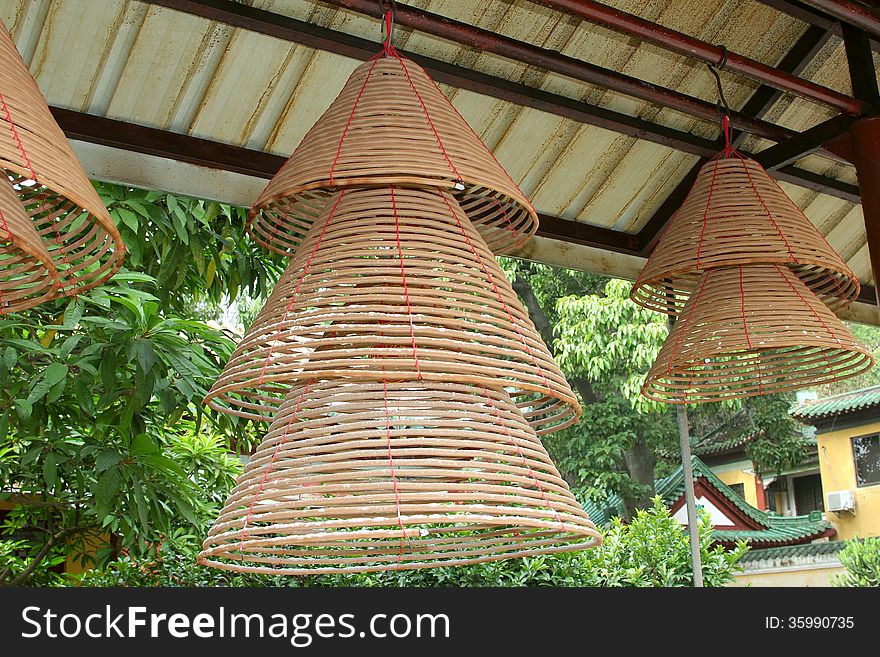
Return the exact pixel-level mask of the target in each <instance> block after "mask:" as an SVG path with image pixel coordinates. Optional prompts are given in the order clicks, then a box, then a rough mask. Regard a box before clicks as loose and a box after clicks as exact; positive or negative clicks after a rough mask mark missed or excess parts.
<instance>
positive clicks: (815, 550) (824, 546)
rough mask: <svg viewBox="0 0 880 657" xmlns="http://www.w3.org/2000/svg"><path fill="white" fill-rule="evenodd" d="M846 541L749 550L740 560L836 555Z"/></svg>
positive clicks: (844, 545)
mask: <svg viewBox="0 0 880 657" xmlns="http://www.w3.org/2000/svg"><path fill="white" fill-rule="evenodd" d="M846 544H847V542H846V541H827V542H821V543H804V544H802V545H785V546H783V547H773V548H765V549H763V550H749V551H748V552H746V554H745V556H743V558H742V560H743V561H745V562H750V561H769V560H771V559H793V558H798V557H816V556H821V555H826V554H837V553H838V552H840V551H841V550H842V549H843V548H845V547H846Z"/></svg>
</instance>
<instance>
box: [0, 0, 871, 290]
mask: <svg viewBox="0 0 880 657" xmlns="http://www.w3.org/2000/svg"><path fill="white" fill-rule="evenodd" d="M247 4H252V5H254V6H255V7H258V8H261V9H266V10H269V11H273V12H276V13H280V14H284V15H287V16H290V17H293V18H297V19H299V20H305V21H309V22H312V23H315V24H319V25H322V26H325V27H330V28H332V29H336V30H340V31H343V32H345V33H348V34H352V35H356V36H360V37H363V38H367V39H371V40H374V41H376V43H377V50H378V48H379V45H378V42H379V38H380V26H379V22H378V21H376V20H374V19H371V18H368V17H365V16H362V15H360V14H356V13H352V12H348V11H343V10H338V9H336V8H334V7H331V6H328V5H324V4H321V3H319V2H315V1H314V0H284V1H282V0H252V1H250V2H248V3H247ZM410 4H413V5H416V6H419V7H422V8H425V9H427V10H428V11H431V12H433V13H437V14H441V15H446V16H450V17H453V18H455V19H456V20H459V21H462V22H465V23H469V24H472V25H476V26H479V27H482V28H485V29H489V30H493V31H496V32H499V33H501V34H505V35H507V36H510V37H512V38H515V39H518V40H523V41H527V42H530V43H533V44H536V45H540V46H542V47H545V48H548V49H552V50H559V51H561V52H562V53H564V54H566V55H568V56H571V57H575V58H578V59H582V60H584V61H587V62H591V63H593V64H596V65H600V66H605V67H608V68H611V69H614V70H617V71H620V72H622V73H625V74H628V75H632V76H635V77H639V78H641V79H644V80H647V81H650V82H654V83H657V84H661V85H664V86H668V87H670V88H673V89H676V90H679V91H682V92H684V93H687V94H689V95H692V96H695V97H699V98H702V99H704V100H707V101H710V102H714V100H715V98H716V90H715V82H714V79H713V78H712V76H711V75H710V74H709V72H708V71H707V69H706V67H705V66H704V65H703V64H700V63H697V62H695V61H693V60H689V59H687V58H685V57H683V56H680V55H675V54H672V53H670V52H668V51H665V50H663V49H661V48H659V47H656V46H653V45H650V44H644V43H641V42H640V41H639V40H637V39H632V38H627V37H624V36H621V35H620V34H617V33H615V32H612V31H610V30H608V29H606V28H603V27H601V26H596V25H593V24H590V23H586V22H582V21H579V20H577V19H575V18H573V17H571V16H567V15H563V14H560V13H557V12H554V11H551V10H548V9H546V8H545V7H543V6H540V5H537V4H533V3H531V2H528V1H526V0H516V1H513V2H511V1H509V0H430V1H425V0H422V1H420V2H411V3H410ZM610 4H612V5H613V6H616V7H618V8H620V9H623V10H624V11H628V12H630V13H635V14H638V15H640V16H643V17H645V18H647V19H650V20H654V21H657V22H659V23H661V24H663V25H666V26H669V27H671V28H673V29H676V30H679V31H682V32H685V33H688V34H692V35H694V36H697V37H699V38H701V39H704V40H707V41H711V42H713V43H720V44H724V45H725V46H727V47H728V48H730V49H731V50H735V51H737V52H742V53H745V54H748V55H749V56H750V57H753V58H755V59H758V60H760V61H762V62H765V63H767V64H771V65H775V64H776V63H777V62H778V61H779V60H780V59H781V58H782V56H783V55H784V53H785V52H786V51H787V50H788V49H789V48H790V47H791V46H792V45H793V44H794V43H795V41H796V40H797V39H798V38H799V37H800V35H801V34H802V33H803V32H804V30H805V29H806V26H805V24H803V23H801V22H800V21H797V20H795V19H793V18H791V17H789V16H787V15H785V14H783V13H780V12H778V11H775V10H773V9H771V8H769V7H767V6H766V5H764V4H762V3H760V2H756V1H754V0H747V1H746V2H738V1H736V0H701V1H700V2H688V3H682V2H680V1H676V0H652V1H650V2H649V1H647V0H616V1H614V2H611V3H610ZM0 17H2V19H3V20H4V21H5V22H6V23H7V25H8V26H9V27H10V28H11V30H12V32H13V35H14V37H15V38H16V42H17V43H18V44H19V46H20V48H21V50H22V53H23V55H24V57H25V59H26V61H29V62H30V63H31V67H32V70H33V71H34V72H35V74H36V77H37V80H38V82H39V84H40V86H41V88H42V89H43V92H44V93H45V94H46V96H47V97H48V99H49V101H50V102H51V103H52V104H55V105H59V106H62V107H68V108H73V109H76V110H80V111H87V112H90V113H94V114H98V115H106V116H109V117H112V118H116V119H121V120H125V121H130V122H133V123H138V124H142V125H148V126H153V127H157V128H162V129H168V130H172V131H176V132H181V133H186V134H192V135H196V136H199V137H204V138H206V139H211V140H215V141H219V142H224V143H229V144H235V145H242V146H247V147H248V148H252V149H258V150H266V151H269V152H272V153H276V154H280V155H288V154H289V153H290V152H291V151H292V150H293V149H294V148H295V147H296V145H297V144H298V143H299V141H300V139H301V138H302V136H303V134H305V132H306V131H307V130H308V129H309V127H311V125H312V124H313V122H314V121H315V120H316V119H317V118H318V117H319V116H320V114H321V113H322V112H323V111H324V109H325V108H326V107H327V106H328V105H329V104H330V102H331V101H332V100H333V98H334V97H335V95H336V94H337V93H338V92H339V90H340V89H341V87H342V85H343V84H344V82H345V80H346V78H347V77H348V75H349V74H350V72H351V71H352V70H353V68H354V67H355V66H356V65H357V62H355V61H353V60H350V59H347V58H345V57H341V56H339V55H335V54H331V53H325V52H317V51H315V50H313V49H311V48H307V47H304V46H299V45H296V44H292V43H289V42H286V41H282V40H279V39H276V38H272V37H268V36H265V35H261V34H256V33H252V32H248V31H246V30H241V29H234V28H231V27H228V26H226V25H222V24H219V23H215V22H212V21H208V20H206V19H202V18H197V17H193V16H190V15H187V14H184V13H181V12H176V11H172V10H169V9H166V8H162V7H158V6H155V5H147V4H144V3H141V2H137V1H134V0H131V1H123V0H115V1H110V0H108V1H107V2H100V3H96V2H90V1H89V0H55V1H54V2H53V1H50V0H0ZM757 25H759V26H760V28H761V29H755V26H757ZM71 34H77V38H76V39H71V38H70V35H71ZM395 42H396V43H397V44H398V45H399V46H400V47H404V48H406V49H409V50H412V51H413V52H417V53H421V54H425V55H428V56H431V57H434V58H436V59H441V60H444V61H448V62H454V63H456V64H459V65H461V66H465V67H468V68H472V69H474V70H477V71H481V72H484V73H488V74H491V75H494V76H498V77H503V78H507V79H510V80H514V81H516V82H521V83H523V84H527V85H530V86H534V87H537V88H541V89H544V90H547V91H550V92H552V93H555V94H560V95H563V96H567V97H569V98H573V99H580V100H585V101H590V102H594V103H597V104H599V105H601V106H602V107H606V108H609V109H613V110H616V111H620V112H625V113H627V114H630V115H633V116H638V117H641V118H644V119H648V120H651V121H655V122H658V123H660V124H662V125H666V126H670V127H673V128H676V129H679V130H686V131H690V132H692V133H694V134H696V135H700V136H703V137H707V138H713V139H714V138H715V137H716V136H717V134H718V128H717V126H716V125H713V124H712V123H711V122H706V121H702V120H698V119H695V118H693V117H690V116H686V115H683V114H681V113H679V112H676V111H673V110H669V109H661V108H658V107H656V106H652V105H650V104H648V103H644V102H642V101H639V100H636V99H633V98H630V97H627V96H624V95H622V94H619V93H615V92H611V91H608V90H605V89H601V88H599V87H596V86H593V85H589V84H584V83H581V82H578V81H576V80H572V79H569V78H565V77H563V76H559V75H556V74H553V73H547V72H545V71H543V70H541V69H538V68H536V67H533V66H528V65H526V64H522V63H516V62H512V61H510V60H507V59H504V58H502V57H499V56H496V55H493V54H490V53H486V52H482V51H479V50H476V49H472V48H466V47H462V46H460V45H459V44H456V43H452V42H450V41H446V40H443V39H439V38H437V37H433V36H430V35H426V34H421V33H413V32H411V31H409V30H405V29H398V30H397V31H396V33H395ZM721 75H722V79H723V81H724V86H725V91H726V95H727V98H728V100H729V101H730V103H731V105H732V106H734V107H738V106H741V105H742V103H743V102H745V100H746V99H747V98H748V97H749V96H750V94H751V93H752V92H753V91H754V90H755V89H756V88H757V86H758V85H757V84H756V83H753V82H751V81H749V80H745V79H744V78H741V77H738V76H733V75H730V74H727V73H722V74H721ZM804 75H805V76H806V77H809V78H810V79H812V80H814V81H817V82H819V83H821V84H825V85H827V86H830V87H832V88H835V89H838V90H841V91H845V92H848V91H849V79H848V73H847V69H846V66H845V58H844V53H843V46H842V43H841V41H840V39H838V38H832V39H831V41H830V42H829V43H828V44H827V45H826V46H825V47H824V48H823V49H822V50H821V51H820V53H819V54H818V55H817V56H816V58H815V60H814V62H813V63H812V64H811V65H810V66H808V67H807V68H806V70H805V72H804ZM442 88H443V90H444V91H445V92H446V93H447V94H449V95H450V97H451V98H452V100H453V103H454V104H455V106H456V107H457V108H458V109H459V111H460V112H461V113H462V114H463V115H464V117H465V118H466V120H467V121H468V122H469V123H470V124H471V125H472V126H473V127H474V129H475V130H476V131H477V132H478V134H480V135H481V137H482V138H483V139H484V140H485V141H486V143H487V144H488V146H489V147H490V148H492V149H493V150H494V151H495V153H496V155H497V156H498V158H499V160H500V161H501V163H502V164H503V165H504V166H505V167H506V168H507V169H508V171H509V172H510V173H511V175H512V177H513V178H514V180H516V181H517V182H518V183H520V184H521V185H522V187H523V190H524V191H525V192H526V193H527V194H529V195H530V196H532V197H533V200H534V203H535V205H536V207H537V208H538V210H539V211H541V212H545V213H549V214H554V215H559V216H562V217H564V218H567V219H574V220H578V221H583V222H588V223H592V224H596V225H600V226H606V227H612V228H615V229H617V230H623V231H627V232H631V233H635V232H637V231H638V230H639V229H640V228H641V227H642V226H643V225H644V224H645V222H646V221H647V220H648V219H649V218H650V217H651V216H652V214H653V213H654V211H655V210H656V209H657V208H658V207H659V206H660V204H661V203H662V202H663V200H664V199H665V197H666V195H667V194H668V193H669V192H670V191H671V190H672V189H674V187H675V186H676V185H677V184H678V182H679V181H680V180H681V179H682V178H683V177H684V176H685V174H686V173H687V171H688V170H689V168H690V167H691V166H692V164H693V163H694V162H695V161H696V158H695V157H694V156H692V155H688V154H684V153H680V152H676V151H674V150H672V149H670V148H667V147H665V146H661V145H658V144H654V143H651V142H648V141H641V140H637V139H634V138H630V137H626V136H622V135H619V134H616V133H613V132H610V131H607V130H604V129H602V128H597V127H594V126H589V125H583V124H580V123H577V122H575V121H572V120H569V119H565V118H561V117H559V116H555V115H550V114H547V113H545V112H541V111H538V110H534V109H530V108H524V107H519V106H516V105H513V104H511V103H508V102H504V101H500V100H497V99H495V98H490V97H486V96H482V95H479V94H475V93H472V92H470V91H464V90H458V89H452V88H450V87H448V86H445V85H443V86H442ZM831 115H832V112H831V111H830V110H828V109H827V108H824V107H822V106H820V105H817V104H815V103H811V102H808V101H804V100H800V99H792V98H791V97H790V96H786V95H783V96H782V97H781V98H780V100H778V101H777V102H776V104H775V105H774V107H773V108H772V109H771V110H770V112H769V114H768V118H769V119H770V120H773V121H776V122H778V123H780V124H781V125H784V126H786V127H788V128H791V129H793V130H803V129H805V128H807V127H810V126H812V125H815V124H816V123H818V122H820V121H822V120H824V119H825V118H828V117H829V116H831ZM766 145H769V142H766V141H763V140H759V139H756V138H751V139H750V140H749V141H748V142H747V146H748V147H755V148H757V147H765V146H766ZM798 164H799V166H803V167H805V168H807V169H809V170H812V171H818V172H822V173H825V174H826V175H831V176H833V177H836V178H838V179H840V180H844V181H846V182H849V183H854V182H855V175H854V171H853V169H852V167H850V166H848V165H845V164H840V163H834V162H831V161H829V160H827V159H825V158H822V157H819V156H809V157H807V158H804V159H803V160H802V161H800V162H799V163H798ZM783 187H784V189H785V190H786V191H787V192H788V193H789V194H790V195H791V196H792V197H793V198H794V200H795V201H796V202H797V203H798V204H799V205H800V206H801V207H802V208H804V209H805V211H806V213H807V215H808V216H809V217H810V219H811V220H812V221H814V222H815V223H816V225H817V226H819V227H820V229H821V230H822V231H823V232H824V233H826V234H827V235H828V238H829V241H830V242H831V244H832V245H833V246H834V247H835V248H837V249H838V250H840V251H841V253H842V254H843V255H844V256H845V257H847V258H848V259H849V261H850V264H851V266H852V267H853V268H854V270H855V271H856V272H857V273H858V274H859V275H860V276H861V277H862V278H863V281H865V282H869V281H870V280H871V275H870V265H869V262H868V258H867V253H866V249H865V237H864V228H863V226H862V224H861V221H862V218H861V210H860V208H859V207H858V206H855V205H853V204H851V203H848V202H846V201H841V200H839V199H836V198H832V197H829V196H826V195H821V194H817V193H816V192H813V191H810V190H806V189H802V188H796V187H793V186H791V185H783ZM608 257H609V259H610V260H609V263H610V266H611V267H612V269H613V267H614V265H613V263H614V260H615V258H618V256H617V255H616V254H609V256H608ZM620 267H621V270H622V269H623V268H624V267H629V264H628V263H627V264H626V265H624V263H623V260H620Z"/></svg>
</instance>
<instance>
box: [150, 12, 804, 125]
mask: <svg viewBox="0 0 880 657" xmlns="http://www.w3.org/2000/svg"><path fill="white" fill-rule="evenodd" d="M220 1H221V0H202V2H196V0H161V1H160V2H159V4H163V5H166V6H170V5H171V4H180V3H185V4H193V3H195V4H203V3H205V2H207V3H210V4H215V3H218V2H220ZM322 1H323V2H325V3H327V4H331V5H335V6H338V7H342V8H344V9H350V10H352V11H356V12H358V13H362V14H366V15H368V16H374V17H379V16H381V12H382V9H381V7H380V6H379V4H378V3H376V2H374V1H373V0H322ZM394 22H395V24H397V25H402V26H404V27H409V28H412V29H415V30H418V31H419V32H424V33H425V34H431V35H432V36H436V37H440V38H442V39H448V40H450V41H453V42H455V43H458V44H461V45H464V46H469V47H471V48H477V49H479V50H481V51H483V52H490V53H493V54H495V55H499V56H501V57H505V58H507V59H512V60H514V61H517V62H520V63H523V64H526V65H529V66H535V67H538V68H541V69H544V70H547V71H551V72H553V73H557V74H559V75H563V76H565V77H568V78H571V79H574V80H578V81H580V82H586V83H587V84H593V85H597V86H599V87H603V88H605V89H610V90H612V91H616V92H618V93H622V94H625V95H627V96H631V97H633V98H637V99H639V100H642V101H644V102H647V103H651V104H654V105H660V106H662V107H668V108H670V109H674V110H676V111H679V112H682V113H684V114H688V115H690V116H695V117H698V118H701V119H704V120H706V121H712V122H715V121H717V120H718V109H717V107H716V106H715V104H714V103H710V102H708V101H705V100H702V99H700V98H695V97H694V96H689V95H687V94H684V93H681V92H679V91H675V90H673V89H668V88H666V87H661V86H658V85H655V84H651V83H650V82H646V81H644V80H640V79H639V78H635V77H632V76H629V75H624V74H622V73H618V72H616V71H612V70H610V69H607V68H604V67H601V66H596V65H595V64H590V63H589V62H585V61H583V60H581V59H575V58H574V57H569V56H567V55H563V54H561V53H559V52H557V51H555V50H550V49H548V48H541V47H540V46H536V45H533V44H531V43H526V42H524V41H517V40H515V39H511V38H510V37H507V36H504V35H503V34H497V33H495V32H490V31H489V30H484V29H482V28H479V27H476V26H474V25H468V24H466V23H461V22H459V21H455V20H453V19H451V18H447V17H445V16H440V15H438V14H432V13H429V12H426V11H423V10H421V9H416V8H414V7H409V6H406V5H402V4H398V5H397V6H396V9H395V11H394ZM730 121H731V125H733V126H734V127H735V128H737V129H739V130H745V131H747V132H749V133H751V134H754V135H758V136H760V137H764V138H766V139H770V140H772V141H782V140H784V139H786V138H788V137H790V136H792V131H791V130H788V129H787V128H784V127H782V126H778V125H774V124H772V123H769V122H767V121H761V120H758V119H754V118H752V117H750V116H746V115H744V114H742V113H740V112H732V113H731V115H730Z"/></svg>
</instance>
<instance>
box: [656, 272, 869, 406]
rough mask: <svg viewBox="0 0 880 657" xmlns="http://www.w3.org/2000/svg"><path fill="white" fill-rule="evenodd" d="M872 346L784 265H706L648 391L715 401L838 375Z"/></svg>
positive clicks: (861, 361)
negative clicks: (857, 337)
mask: <svg viewBox="0 0 880 657" xmlns="http://www.w3.org/2000/svg"><path fill="white" fill-rule="evenodd" d="M872 364H873V358H872V356H871V354H870V353H869V352H868V351H867V350H866V349H865V348H864V347H862V346H861V345H860V344H859V343H858V342H857V341H856V340H855V338H853V336H852V334H851V333H850V332H849V330H848V329H847V328H846V327H845V326H844V325H843V323H842V322H841V321H840V320H839V319H837V317H836V316H835V315H834V313H832V312H831V311H830V310H829V309H828V308H827V307H826V306H825V305H824V304H823V303H822V302H821V301H820V300H819V299H818V298H817V297H816V295H815V294H813V292H812V291H811V290H810V289H809V288H808V287H807V286H806V285H804V283H803V281H801V280H800V279H799V278H798V277H797V276H796V275H795V274H794V273H793V272H792V271H791V270H790V269H789V268H788V267H786V266H785V265H751V266H740V267H727V268H722V269H712V270H709V271H707V272H706V273H705V274H703V276H702V277H701V278H700V281H699V283H698V285H697V289H696V291H695V292H694V294H693V295H692V296H691V298H690V300H689V301H688V302H687V304H686V305H685V307H684V310H683V311H682V313H681V315H680V316H679V318H678V320H677V321H676V322H675V325H674V326H673V328H672V331H671V332H670V334H669V337H668V338H667V339H666V342H665V343H664V345H663V347H662V349H661V350H660V353H659V355H658V356H657V360H656V362H655V363H654V365H653V366H652V367H651V370H650V371H649V372H648V376H647V378H646V380H645V386H644V388H643V389H642V394H644V395H645V396H646V397H649V398H651V399H655V400H659V401H665V402H672V403H685V402H701V401H716V400H721V399H729V398H734V397H749V396H753V395H762V394H770V393H775V392H783V391H786V390H795V389H797V388H802V387H804V386H809V385H818V384H822V383H828V382H830V381H837V380H840V379H844V378H847V377H850V376H855V375H857V374H860V373H862V372H864V371H865V370H867V369H868V368H870V367H871V365H872Z"/></svg>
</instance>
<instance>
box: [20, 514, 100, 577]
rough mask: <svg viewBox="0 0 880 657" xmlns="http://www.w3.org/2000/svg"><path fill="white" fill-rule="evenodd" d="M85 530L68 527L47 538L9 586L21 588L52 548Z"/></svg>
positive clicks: (83, 528) (84, 528)
mask: <svg viewBox="0 0 880 657" xmlns="http://www.w3.org/2000/svg"><path fill="white" fill-rule="evenodd" d="M86 529H88V527H68V528H67V529H62V530H61V531H59V532H56V533H55V534H52V536H50V537H49V540H48V541H46V543H45V544H44V545H43V547H41V548H40V550H39V552H37V553H36V554H35V555H34V556H33V558H32V559H31V562H30V563H29V564H28V565H27V567H26V568H25V569H24V570H23V571H21V572H20V573H19V574H18V576H17V577H15V578H14V579H13V580H12V581H11V582H10V583H9V586H21V585H22V584H24V583H25V582H26V581H27V579H28V577H30V576H31V575H32V574H33V572H34V571H35V570H36V569H37V566H39V565H40V564H41V563H42V562H43V559H45V558H46V556H47V555H48V554H49V552H50V551H51V550H52V548H53V547H55V546H56V545H57V544H58V543H59V542H61V541H62V540H64V539H66V538H67V537H69V536H73V535H74V534H77V533H79V532H81V531H85V530H86Z"/></svg>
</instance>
